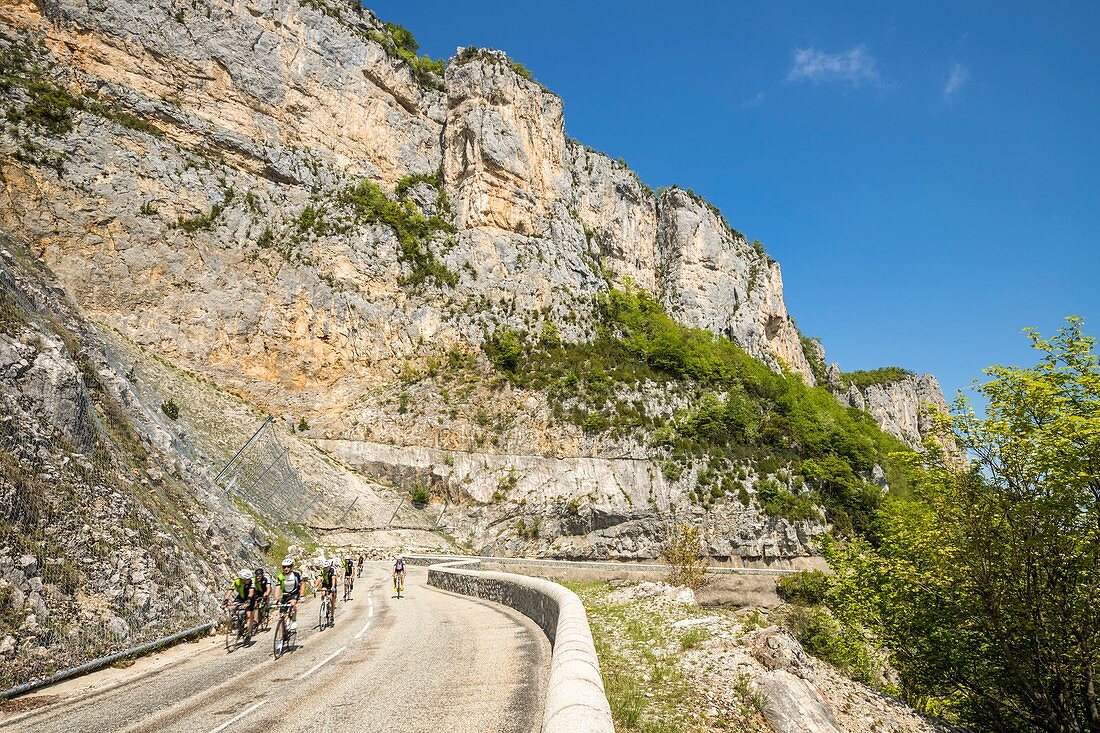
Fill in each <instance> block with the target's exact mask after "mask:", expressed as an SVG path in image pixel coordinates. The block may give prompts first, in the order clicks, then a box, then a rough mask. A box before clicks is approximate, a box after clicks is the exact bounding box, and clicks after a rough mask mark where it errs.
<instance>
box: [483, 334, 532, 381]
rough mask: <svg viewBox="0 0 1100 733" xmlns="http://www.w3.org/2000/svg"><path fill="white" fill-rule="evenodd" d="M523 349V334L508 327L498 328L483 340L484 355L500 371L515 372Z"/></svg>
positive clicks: (524, 347) (524, 346)
mask: <svg viewBox="0 0 1100 733" xmlns="http://www.w3.org/2000/svg"><path fill="white" fill-rule="evenodd" d="M525 349H526V345H525V343H524V339H523V334H522V333H520V332H519V331H516V330H515V329H512V328H508V327H503V328H501V329H499V330H498V331H497V332H496V333H494V334H493V335H492V336H490V337H489V338H488V339H486V341H485V355H486V356H488V357H489V361H491V362H492V363H493V366H494V367H496V368H497V369H498V370H500V371H502V372H509V373H515V372H516V371H517V370H518V369H519V367H520V363H521V362H522V361H523V355H524V351H525Z"/></svg>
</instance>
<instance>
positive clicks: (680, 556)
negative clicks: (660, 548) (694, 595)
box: [661, 524, 707, 590]
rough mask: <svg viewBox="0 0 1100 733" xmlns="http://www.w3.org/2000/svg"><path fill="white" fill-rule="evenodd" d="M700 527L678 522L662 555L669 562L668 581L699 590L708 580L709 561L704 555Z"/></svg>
mask: <svg viewBox="0 0 1100 733" xmlns="http://www.w3.org/2000/svg"><path fill="white" fill-rule="evenodd" d="M702 548H703V543H702V540H701V539H700V536H699V528H698V527H695V526H693V525H690V524H678V525H676V530H675V532H674V533H673V535H672V537H671V538H670V539H669V541H668V544H667V545H666V546H665V549H664V552H662V553H661V556H662V557H663V558H664V560H665V562H667V563H668V564H669V574H668V582H669V583H671V584H672V585H685V586H687V587H688V588H691V589H693V590H697V589H699V588H701V587H703V586H704V585H705V584H706V582H707V563H706V558H705V556H704V555H703V549H702Z"/></svg>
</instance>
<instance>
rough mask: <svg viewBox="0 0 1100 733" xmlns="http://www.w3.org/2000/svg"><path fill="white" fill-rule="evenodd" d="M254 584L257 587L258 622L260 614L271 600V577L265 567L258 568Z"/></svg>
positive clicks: (253, 580) (255, 572)
mask: <svg viewBox="0 0 1100 733" xmlns="http://www.w3.org/2000/svg"><path fill="white" fill-rule="evenodd" d="M252 585H253V586H254V587H255V589H256V623H259V622H260V616H261V615H263V612H264V609H265V608H266V607H267V605H268V604H269V603H270V602H271V578H270V577H268V575H267V573H266V572H265V571H264V569H263V568H256V570H255V571H254V577H253V579H252Z"/></svg>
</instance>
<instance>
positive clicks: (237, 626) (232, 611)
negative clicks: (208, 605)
mask: <svg viewBox="0 0 1100 733" xmlns="http://www.w3.org/2000/svg"><path fill="white" fill-rule="evenodd" d="M225 614H226V618H225V650H226V651H227V652H231V651H233V650H234V649H235V648H237V647H238V646H239V645H241V644H248V643H249V642H250V641H252V619H251V618H249V615H248V606H247V605H245V604H241V603H234V604H232V605H230V606H227V607H226V609H225Z"/></svg>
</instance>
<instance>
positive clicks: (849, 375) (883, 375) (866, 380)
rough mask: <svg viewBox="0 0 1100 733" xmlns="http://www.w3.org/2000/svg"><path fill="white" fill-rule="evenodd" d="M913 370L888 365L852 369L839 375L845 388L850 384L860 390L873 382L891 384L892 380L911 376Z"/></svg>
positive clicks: (900, 379) (898, 380) (897, 380)
mask: <svg viewBox="0 0 1100 733" xmlns="http://www.w3.org/2000/svg"><path fill="white" fill-rule="evenodd" d="M912 376H914V375H913V372H911V371H909V370H908V369H902V368H901V367H896V366H888V367H882V368H880V369H869V370H866V371H854V372H844V373H842V374H841V375H840V381H841V383H842V384H843V385H844V388H845V389H847V388H848V387H849V386H851V385H855V386H856V387H858V388H859V389H860V390H861V391H862V390H865V389H867V388H868V387H870V386H871V385H873V384H877V385H884V384H893V383H894V382H900V381H902V380H903V379H905V378H906V377H912Z"/></svg>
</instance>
